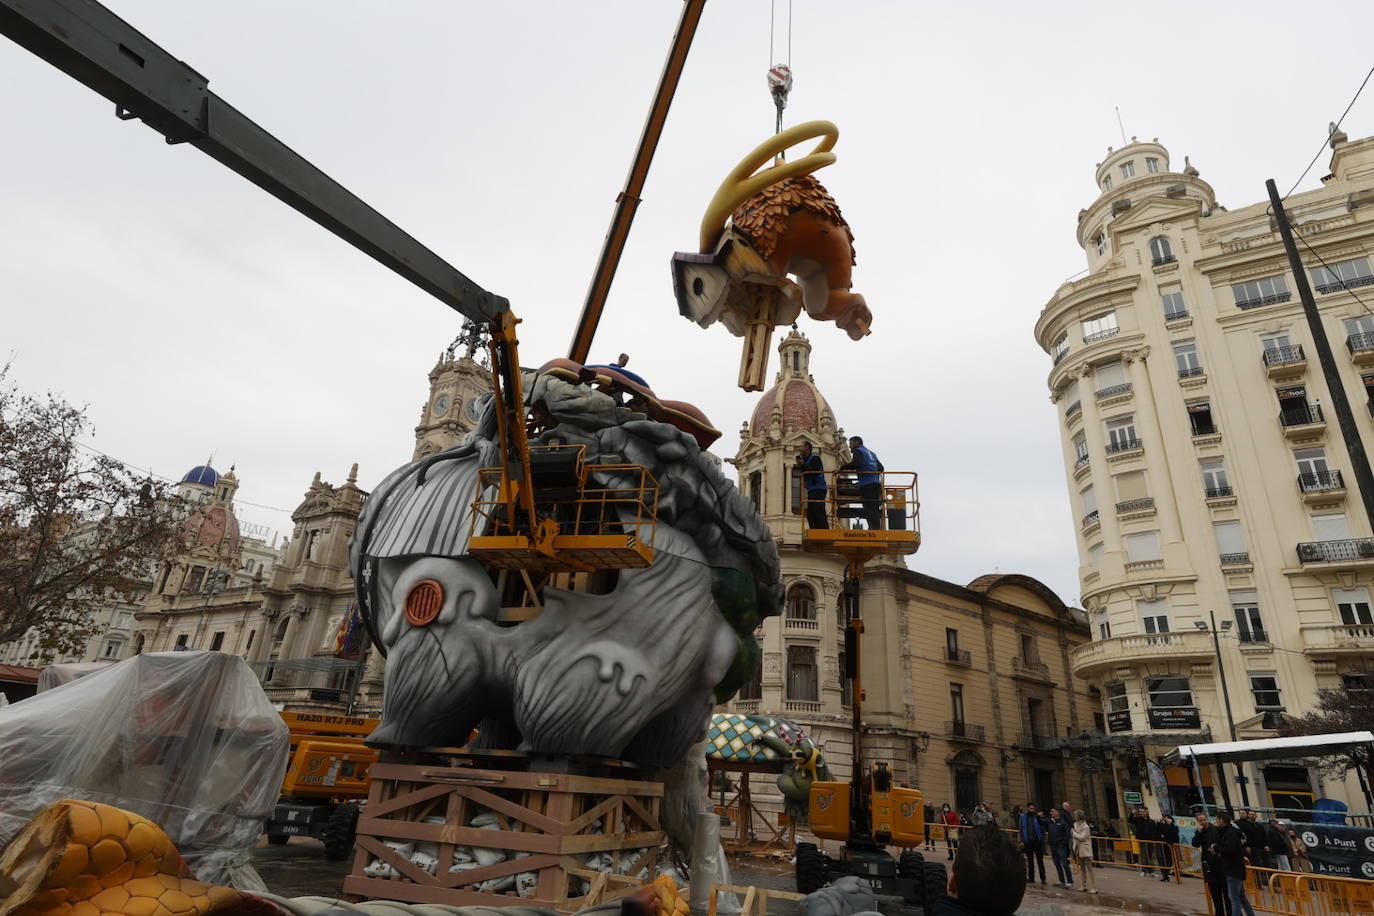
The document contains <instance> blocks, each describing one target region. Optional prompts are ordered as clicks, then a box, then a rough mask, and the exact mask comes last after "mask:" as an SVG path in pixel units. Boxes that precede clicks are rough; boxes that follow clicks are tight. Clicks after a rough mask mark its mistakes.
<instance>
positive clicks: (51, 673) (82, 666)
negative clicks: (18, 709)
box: [38, 662, 114, 693]
mask: <svg viewBox="0 0 1374 916" xmlns="http://www.w3.org/2000/svg"><path fill="white" fill-rule="evenodd" d="M112 665H114V662H64V663H63V664H60V665H49V666H48V667H46V668H44V669H43V670H42V671H40V672H38V692H39V693H42V692H43V691H45V690H52V689H53V688H54V687H61V686H62V685H63V684H67V683H70V682H72V681H74V680H76V679H77V678H80V677H85V676H86V675H88V674H95V673H96V672H97V671H104V670H105V669H106V668H109V667H111V666H112Z"/></svg>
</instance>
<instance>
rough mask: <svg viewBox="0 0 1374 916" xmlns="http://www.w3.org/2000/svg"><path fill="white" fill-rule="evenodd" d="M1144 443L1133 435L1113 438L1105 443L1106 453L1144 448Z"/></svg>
mask: <svg viewBox="0 0 1374 916" xmlns="http://www.w3.org/2000/svg"><path fill="white" fill-rule="evenodd" d="M1144 447H1145V445H1144V443H1142V442H1141V441H1140V440H1139V439H1137V438H1136V437H1135V436H1131V437H1130V438H1128V439H1127V438H1122V439H1113V440H1111V441H1110V442H1108V443H1107V454H1108V455H1120V454H1124V453H1126V452H1134V451H1137V450H1139V449H1142V448H1144Z"/></svg>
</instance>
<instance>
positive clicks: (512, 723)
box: [349, 371, 781, 766]
mask: <svg viewBox="0 0 1374 916" xmlns="http://www.w3.org/2000/svg"><path fill="white" fill-rule="evenodd" d="M524 390H525V391H526V392H527V394H526V399H525V400H526V407H527V408H528V409H529V410H530V411H531V412H534V413H536V414H538V415H539V416H540V417H541V418H543V419H544V420H545V426H546V428H545V430H544V431H543V432H541V433H540V434H539V435H537V436H536V437H534V438H533V439H532V440H531V443H530V444H531V445H532V446H536V445H543V444H549V443H559V442H561V443H566V444H572V445H579V444H580V445H584V446H586V458H587V462H588V464H590V465H593V466H595V465H597V464H606V465H611V464H638V465H643V466H644V467H647V468H648V469H649V470H650V471H651V472H652V473H653V475H654V476H655V478H656V479H657V480H658V483H659V488H660V490H659V499H658V520H659V523H658V528H657V535H656V543H655V555H654V560H653V563H652V565H650V566H649V567H648V568H645V569H632V570H621V571H620V572H619V574H618V579H617V581H616V582H615V584H614V587H613V588H611V589H610V590H609V592H607V593H605V594H589V593H584V592H569V591H563V590H558V589H553V588H546V589H545V590H544V595H543V605H544V607H543V611H542V613H541V614H540V615H539V616H537V617H535V618H534V619H532V620H527V621H525V622H522V623H519V624H516V625H510V624H498V622H497V617H498V611H499V607H500V598H499V595H498V593H497V589H496V587H495V585H494V580H493V576H492V575H491V574H490V573H489V572H488V570H487V569H485V568H484V567H483V566H482V565H481V564H480V563H479V562H478V561H477V560H475V559H473V558H472V557H471V556H469V555H468V549H467V542H468V537H469V534H470V528H471V515H472V503H473V500H474V499H475V498H476V497H477V496H478V469H479V468H483V467H494V466H497V465H499V464H501V457H500V455H499V449H498V446H497V444H496V442H495V439H496V420H495V412H494V411H493V410H491V409H490V407H491V397H490V395H488V396H487V400H486V402H485V404H484V405H483V406H482V409H481V419H480V420H479V424H478V427H477V429H476V430H475V431H474V432H473V433H472V434H470V435H469V436H468V438H467V440H466V442H465V443H464V444H463V445H462V446H460V447H457V448H454V449H450V450H448V451H446V452H442V453H440V454H438V455H434V456H430V457H428V458H425V459H422V460H420V461H416V462H413V463H411V464H408V465H406V466H405V467H402V468H400V469H399V470H397V471H395V472H393V473H392V474H391V475H390V476H388V477H387V478H386V479H385V480H384V481H383V482H382V483H381V484H380V485H379V486H378V487H377V489H376V490H375V491H374V492H373V493H372V495H371V497H370V498H369V499H368V501H367V503H366V505H365V506H364V508H363V512H362V515H361V516H360V517H359V519H358V526H357V529H356V531H355V532H354V537H353V541H352V543H351V544H350V557H349V560H350V566H351V570H352V573H353V576H354V579H355V581H356V583H357V588H358V597H359V603H360V606H361V608H362V611H363V615H364V619H365V620H366V621H367V623H368V626H369V628H370V629H371V631H372V634H373V638H374V640H375V641H376V643H377V645H378V646H379V647H380V648H381V651H382V652H383V653H384V654H385V655H386V656H387V666H386V690H385V700H384V704H383V713H382V724H381V726H380V727H379V728H378V729H377V731H375V732H374V733H373V734H372V736H371V737H370V738H369V742H370V743H372V744H379V745H407V746H459V745H463V744H464V743H466V742H467V739H468V737H469V734H470V732H471V731H472V729H473V728H478V729H479V730H480V736H479V739H478V746H479V747H485V748H507V749H520V750H525V751H530V752H537V753H547V754H560V755H562V754H595V755H600V756H607V757H616V758H620V759H624V760H630V761H634V762H638V763H643V764H646V765H650V766H668V765H671V764H672V763H674V762H675V761H677V760H678V759H679V758H681V757H682V756H683V755H684V754H686V753H687V751H688V750H689V749H691V748H692V746H693V745H694V744H695V743H697V742H699V741H701V740H702V739H703V738H704V737H705V733H706V729H707V725H708V722H709V719H710V713H711V708H712V706H713V704H714V703H716V702H719V701H722V700H724V699H727V698H728V697H730V696H732V695H733V694H734V692H735V691H736V690H737V689H738V688H739V687H740V686H741V685H742V684H743V683H745V682H746V681H747V680H748V678H749V677H751V676H752V674H753V671H754V668H755V666H756V665H757V664H758V662H759V659H758V646H757V643H756V641H755V638H754V631H755V629H756V628H757V627H758V625H759V624H760V623H761V622H762V619H763V618H764V617H767V616H772V615H774V614H777V613H778V611H779V608H780V604H781V588H780V585H779V581H778V556H777V549H776V547H775V546H774V544H773V540H772V535H771V534H770V532H769V530H768V528H767V527H766V526H765V525H764V523H763V520H762V519H760V518H759V516H758V513H757V512H756V511H755V510H754V508H753V506H752V505H751V504H750V502H749V501H748V500H747V499H745V498H744V497H743V495H742V494H740V492H739V491H738V490H737V489H736V488H735V486H734V484H732V483H730V482H729V481H727V480H726V479H725V477H724V476H723V475H722V474H721V472H720V470H719V469H718V468H717V467H716V466H715V464H714V462H713V461H712V460H711V459H709V458H708V457H707V456H705V455H703V454H702V452H701V448H700V446H699V445H698V444H697V441H696V440H695V439H693V438H692V437H691V436H689V435H687V434H686V433H684V432H682V431H680V430H678V429H676V428H674V427H673V426H670V425H668V424H667V423H661V422H655V421H652V420H649V419H648V418H647V417H646V416H645V415H644V414H641V413H638V412H636V411H633V410H630V409H628V408H625V407H621V406H619V405H618V404H617V402H616V400H615V399H614V398H613V397H611V396H610V395H608V394H605V393H602V392H601V391H598V390H595V389H593V388H590V387H587V386H585V385H578V384H571V383H569V382H567V381H564V380H562V379H560V378H556V377H554V376H553V375H550V374H548V373H544V372H540V373H534V372H529V371H526V372H525V375H524ZM541 408H542V410H543V411H547V416H545V414H543V413H540V412H539V409H541ZM614 473H615V472H613V471H609V472H608V471H596V470H595V468H593V476H594V477H597V478H605V477H607V476H610V475H612V474H614ZM424 579H432V580H434V581H436V582H438V583H439V584H440V585H441V586H442V589H443V595H444V598H443V604H442V606H441V607H440V609H439V612H438V614H437V616H436V617H435V618H434V619H433V620H432V622H430V623H428V624H427V625H424V626H417V625H415V624H413V623H412V622H411V621H410V620H409V619H407V616H406V614H405V613H404V612H403V610H402V609H403V607H404V602H405V598H406V595H407V593H408V592H409V591H410V589H411V587H412V586H413V585H415V584H416V583H418V582H420V581H422V580H424Z"/></svg>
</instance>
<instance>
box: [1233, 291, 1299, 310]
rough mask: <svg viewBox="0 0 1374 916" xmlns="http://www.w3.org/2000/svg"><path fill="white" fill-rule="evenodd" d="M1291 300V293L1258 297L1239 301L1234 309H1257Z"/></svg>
mask: <svg viewBox="0 0 1374 916" xmlns="http://www.w3.org/2000/svg"><path fill="white" fill-rule="evenodd" d="M1292 298H1293V294H1292V293H1274V294H1273V295H1272V296H1260V297H1259V298H1258V299H1241V300H1240V301H1239V302H1237V303H1236V308H1238V309H1257V308H1259V307H1260V306H1263V305H1277V304H1278V303H1280V302H1287V301H1288V300H1289V299H1292Z"/></svg>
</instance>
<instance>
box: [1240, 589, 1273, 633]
mask: <svg viewBox="0 0 1374 916" xmlns="http://www.w3.org/2000/svg"><path fill="white" fill-rule="evenodd" d="M1231 610H1232V612H1233V613H1234V614H1235V615H1236V636H1237V637H1238V638H1239V639H1240V641H1241V642H1243V643H1267V642H1268V641H1269V634H1268V633H1266V632H1265V629H1264V620H1263V619H1262V618H1261V617H1260V609H1259V593H1258V592H1256V591H1254V590H1253V589H1238V590H1236V591H1233V592H1231Z"/></svg>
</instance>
